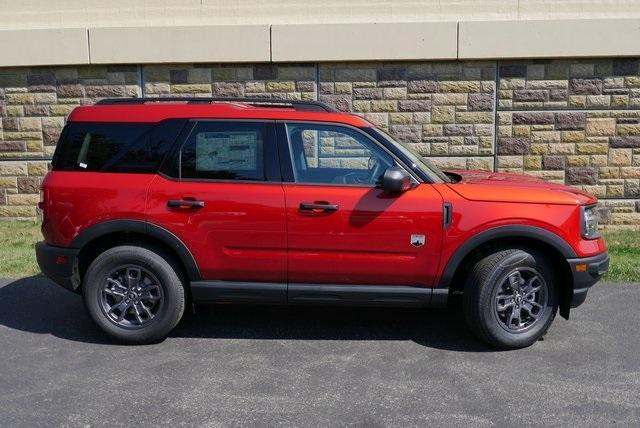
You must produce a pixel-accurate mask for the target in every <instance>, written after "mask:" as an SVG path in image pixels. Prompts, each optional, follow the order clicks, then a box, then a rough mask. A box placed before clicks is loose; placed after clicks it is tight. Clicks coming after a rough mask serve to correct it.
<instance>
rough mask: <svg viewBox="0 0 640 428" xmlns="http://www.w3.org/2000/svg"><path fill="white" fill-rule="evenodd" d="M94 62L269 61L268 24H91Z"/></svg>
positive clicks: (90, 49) (90, 42) (91, 54)
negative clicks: (133, 25)
mask: <svg viewBox="0 0 640 428" xmlns="http://www.w3.org/2000/svg"><path fill="white" fill-rule="evenodd" d="M89 52H90V57H91V63H92V64H132V63H136V64H140V63H142V64H149V63H175V62H267V61H269V60H270V59H271V54H270V34H269V26H268V25H217V26H204V25H200V26H191V27H121V28H90V29H89Z"/></svg>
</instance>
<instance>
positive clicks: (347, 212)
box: [278, 122, 442, 287]
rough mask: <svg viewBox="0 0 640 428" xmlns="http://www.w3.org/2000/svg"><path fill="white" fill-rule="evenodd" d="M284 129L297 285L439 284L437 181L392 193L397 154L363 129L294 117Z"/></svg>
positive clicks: (281, 136) (291, 264) (292, 259)
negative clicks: (387, 180)
mask: <svg viewBox="0 0 640 428" xmlns="http://www.w3.org/2000/svg"><path fill="white" fill-rule="evenodd" d="M278 134H279V140H280V146H281V153H282V152H284V153H282V154H281V159H283V161H282V165H283V167H284V168H283V174H284V176H285V178H286V179H285V181H288V182H285V183H284V184H283V186H284V190H285V197H286V207H287V226H288V254H289V257H288V260H289V263H288V273H289V275H288V277H289V283H290V284H292V283H303V284H304V283H306V284H351V285H406V286H418V287H429V286H432V285H433V282H434V277H435V275H436V273H437V269H438V262H439V254H440V248H441V240H442V198H441V196H440V194H439V193H438V192H437V191H436V190H435V189H434V188H433V186H431V185H430V184H428V183H418V182H417V180H416V185H415V186H414V187H413V188H412V189H411V190H409V191H406V192H404V193H402V194H395V195H394V194H387V193H385V192H384V191H383V190H382V189H381V188H380V187H379V186H378V183H379V182H380V178H381V176H382V174H383V173H384V171H385V169H386V168H388V167H391V166H396V165H398V162H397V159H396V158H395V157H394V156H393V155H392V154H391V153H389V152H388V151H387V150H386V149H385V148H384V147H382V146H381V145H380V144H379V143H378V142H376V141H375V140H373V139H372V138H371V137H370V136H368V135H367V134H365V133H364V132H362V131H361V130H359V129H357V128H352V127H349V126H345V125H339V124H328V123H309V122H289V123H285V124H281V125H279V128H278ZM284 159H286V161H285V160H284Z"/></svg>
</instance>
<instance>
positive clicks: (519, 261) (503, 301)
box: [464, 249, 558, 349]
mask: <svg viewBox="0 0 640 428" xmlns="http://www.w3.org/2000/svg"><path fill="white" fill-rule="evenodd" d="M557 295H558V292H557V280H556V275H555V272H554V271H553V269H552V268H551V266H550V264H549V262H548V261H547V259H546V258H545V257H544V256H542V254H540V253H538V252H536V251H532V250H524V249H507V250H502V251H498V252H496V253H494V254H491V255H489V256H486V257H484V258H482V259H481V260H479V261H478V262H477V263H476V264H475V265H474V266H473V269H472V270H471V274H470V275H469V278H468V280H467V283H466V286H465V290H464V312H465V317H466V319H467V323H468V324H469V327H470V328H471V330H473V332H474V333H475V334H476V335H477V336H478V337H479V338H480V339H482V340H484V341H486V342H487V343H489V344H491V345H493V346H495V347H497V348H500V349H515V348H522V347H525V346H529V345H531V344H533V343H534V342H535V341H537V340H538V339H540V338H541V337H542V336H543V335H544V334H545V333H546V331H547V330H548V329H549V326H550V325H551V323H552V322H553V319H554V318H555V315H556V312H557V308H558V298H557Z"/></svg>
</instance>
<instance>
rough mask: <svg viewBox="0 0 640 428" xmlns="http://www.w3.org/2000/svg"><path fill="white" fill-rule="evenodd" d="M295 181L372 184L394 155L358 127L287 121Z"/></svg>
mask: <svg viewBox="0 0 640 428" xmlns="http://www.w3.org/2000/svg"><path fill="white" fill-rule="evenodd" d="M286 128H287V137H288V140H289V150H290V153H291V158H292V163H293V175H294V179H295V181H296V182H297V183H316V184H348V185H363V186H375V185H377V184H379V182H380V179H381V177H382V175H383V174H384V171H385V170H386V169H387V168H389V167H391V166H393V165H394V161H393V158H392V157H391V155H390V154H389V153H387V152H386V151H385V150H384V149H383V148H381V147H380V146H378V145H377V144H376V143H375V142H373V141H372V140H371V139H370V138H369V137H367V136H366V135H363V134H362V133H360V132H359V131H357V130H354V129H351V128H348V127H345V126H340V125H329V124H315V123H288V124H287V125H286Z"/></svg>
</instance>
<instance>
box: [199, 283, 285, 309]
mask: <svg viewBox="0 0 640 428" xmlns="http://www.w3.org/2000/svg"><path fill="white" fill-rule="evenodd" d="M191 296H192V297H193V300H194V301H195V302H196V303H271V304H283V305H284V304H286V303H287V284H283V283H273V282H235V281H192V282H191Z"/></svg>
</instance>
